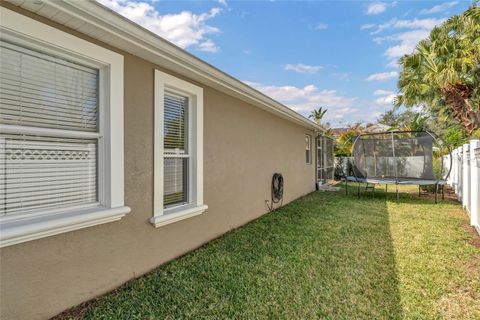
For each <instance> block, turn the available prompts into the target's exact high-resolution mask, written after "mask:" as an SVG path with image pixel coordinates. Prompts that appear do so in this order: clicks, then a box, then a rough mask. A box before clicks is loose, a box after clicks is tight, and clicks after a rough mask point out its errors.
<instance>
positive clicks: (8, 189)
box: [0, 41, 100, 215]
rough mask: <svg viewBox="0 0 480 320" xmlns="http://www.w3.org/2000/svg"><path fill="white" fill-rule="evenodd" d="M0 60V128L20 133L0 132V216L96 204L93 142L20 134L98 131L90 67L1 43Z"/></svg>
mask: <svg viewBox="0 0 480 320" xmlns="http://www.w3.org/2000/svg"><path fill="white" fill-rule="evenodd" d="M0 58H1V62H0V124H2V125H6V126H19V127H21V128H22V130H21V132H19V133H15V132H12V130H9V131H8V134H6V133H1V134H0V215H10V214H16V213H25V212H30V211H35V210H45V209H53V208H58V207H68V206H72V205H83V204H92V203H96V202H97V201H98V194H97V162H98V157H97V155H98V151H97V149H98V145H99V144H98V139H92V138H88V139H87V138H69V136H71V135H68V134H65V136H64V137H63V136H62V134H61V131H58V132H57V133H56V134H55V135H53V134H52V135H49V134H45V135H35V134H28V130H29V129H30V130H32V129H36V128H46V129H60V130H64V131H65V132H67V133H68V132H72V131H76V132H78V134H77V136H81V135H82V133H92V132H93V133H95V132H98V117H97V115H98V94H99V90H98V78H99V71H98V69H95V68H90V67H86V66H83V65H79V64H77V63H73V62H70V61H67V60H65V59H61V58H58V57H55V56H51V55H48V54H45V53H41V52H38V51H34V50H31V49H27V48H25V47H22V46H19V45H16V44H13V43H9V42H5V41H1V42H0ZM25 132H27V133H25ZM46 132H47V133H48V130H46ZM59 132H60V133H59ZM90 137H91V134H90ZM98 138H100V135H98Z"/></svg>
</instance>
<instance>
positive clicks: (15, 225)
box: [0, 0, 322, 319]
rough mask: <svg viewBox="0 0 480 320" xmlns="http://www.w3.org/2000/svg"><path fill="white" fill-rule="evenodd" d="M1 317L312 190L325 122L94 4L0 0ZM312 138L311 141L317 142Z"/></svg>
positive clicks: (38, 308) (127, 275) (118, 279)
mask: <svg viewBox="0 0 480 320" xmlns="http://www.w3.org/2000/svg"><path fill="white" fill-rule="evenodd" d="M0 23H1V25H0V28H1V29H0V36H1V42H0V44H1V52H0V58H1V63H0V146H1V147H0V148H1V149H0V156H1V159H2V161H1V162H0V163H1V164H0V203H1V205H0V210H1V212H0V244H1V247H2V248H1V249H0V263H1V265H0V272H1V273H0V281H1V285H0V288H1V289H0V304H1V305H0V312H1V314H0V318H1V319H45V318H48V317H51V316H54V315H56V314H58V313H60V312H61V311H63V310H65V309H67V308H69V307H72V306H74V305H77V304H79V303H81V302H84V301H87V300H89V299H92V298H94V297H97V296H99V295H101V294H104V293H106V292H108V291H110V290H112V289H114V288H116V287H118V286H119V285H121V284H123V283H125V282H126V281H128V280H130V279H132V278H134V277H138V276H140V275H142V274H144V273H146V272H148V271H150V270H152V269H154V268H156V267H157V266H159V265H161V264H162V263H165V262H167V261H169V260H172V259H174V258H176V257H178V256H180V255H182V254H184V253H186V252H188V251H190V250H193V249H195V248H197V247H199V246H201V245H202V244H204V243H206V242H208V241H210V240H212V239H214V238H216V237H219V236H221V235H222V234H224V233H225V232H227V231H229V230H231V229H233V228H237V227H239V226H241V225H243V224H245V223H247V222H249V221H251V220H253V219H256V218H258V217H260V216H261V215H263V214H265V213H266V212H268V207H267V205H266V200H270V199H271V179H272V175H273V174H274V173H276V172H278V173H282V175H283V177H284V181H285V191H284V196H283V197H284V199H283V204H285V203H288V202H290V201H292V200H294V199H296V198H298V197H301V196H303V195H305V194H308V193H310V192H312V191H314V190H315V183H316V182H317V178H316V177H317V174H318V172H317V165H316V154H317V152H313V150H314V148H315V147H316V146H317V143H315V142H316V140H315V139H316V138H317V136H319V135H321V134H322V128H321V127H319V126H318V125H316V124H315V123H313V122H311V121H309V120H307V119H305V118H304V117H303V116H301V115H299V114H297V113H295V112H294V111H292V110H291V109H289V108H287V107H286V106H284V105H282V104H280V103H279V102H277V101H274V100H273V99H271V98H269V97H267V96H265V95H263V94H261V93H260V92H258V91H256V90H255V89H253V88H251V87H249V86H248V85H246V84H244V83H242V82H240V81H238V80H236V79H234V78H233V77H231V76H229V75H227V74H225V73H224V72H222V71H220V70H218V69H216V68H215V67H213V66H211V65H209V64H207V63H205V62H203V61H201V60H200V59H198V58H196V57H194V56H192V55H191V54H189V53H187V52H185V51H184V50H182V49H180V48H178V47H176V46H174V45H172V44H171V43H169V42H167V41H165V40H164V39H162V38H160V37H158V36H156V35H155V34H153V33H151V32H149V31H147V30H145V29H143V28H142V27H140V26H138V25H136V24H134V23H132V22H131V21H129V20H127V19H125V18H123V17H122V16H120V15H118V14H116V13H114V12H112V11H111V10H109V9H107V8H105V7H103V6H102V5H100V4H98V3H96V2H93V1H53V0H42V1H24V0H10V1H2V2H0ZM320 144H321V143H320Z"/></svg>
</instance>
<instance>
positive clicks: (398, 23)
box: [371, 18, 445, 68]
mask: <svg viewBox="0 0 480 320" xmlns="http://www.w3.org/2000/svg"><path fill="white" fill-rule="evenodd" d="M444 21H445V19H444V18H441V19H435V18H428V19H410V20H399V19H392V20H390V21H388V22H387V23H384V24H380V25H378V26H377V29H376V30H375V31H373V32H371V34H372V35H373V34H378V33H381V32H383V31H385V30H389V29H395V30H397V29H411V30H408V31H404V32H399V33H395V34H393V35H388V36H384V37H376V38H374V39H373V41H375V42H376V43H379V44H380V43H383V42H385V41H390V42H393V43H394V44H393V45H391V46H389V47H388V48H387V49H386V50H385V53H384V55H385V56H387V57H388V59H389V62H388V64H387V66H388V67H394V68H395V67H398V65H397V61H398V58H400V57H402V56H404V55H405V54H410V53H412V52H413V51H414V50H415V47H416V45H417V43H418V42H420V41H421V40H423V39H426V38H427V37H428V36H429V34H430V31H431V30H432V29H433V28H434V27H435V26H437V25H440V24H441V23H443V22H444Z"/></svg>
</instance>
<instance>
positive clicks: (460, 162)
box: [444, 140, 480, 233]
mask: <svg viewBox="0 0 480 320" xmlns="http://www.w3.org/2000/svg"><path fill="white" fill-rule="evenodd" d="M449 157H452V171H451V172H450V176H449V177H448V179H447V184H448V185H449V186H451V187H452V188H453V189H454V190H455V193H456V194H457V198H458V201H460V202H461V203H462V205H463V207H464V208H465V209H466V210H467V212H468V215H469V216H470V224H471V225H472V226H474V227H475V228H476V229H477V232H478V233H480V140H471V141H470V143H467V144H464V145H463V146H461V147H458V148H457V149H455V150H453V151H452V153H451V155H448V156H445V161H444V163H445V164H450V158H449Z"/></svg>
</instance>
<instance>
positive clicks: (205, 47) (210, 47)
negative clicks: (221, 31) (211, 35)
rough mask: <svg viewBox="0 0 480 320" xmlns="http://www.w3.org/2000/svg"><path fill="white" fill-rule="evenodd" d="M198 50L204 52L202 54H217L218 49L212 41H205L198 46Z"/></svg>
mask: <svg viewBox="0 0 480 320" xmlns="http://www.w3.org/2000/svg"><path fill="white" fill-rule="evenodd" d="M198 50H200V51H204V52H211V53H216V52H218V50H219V49H218V47H217V46H216V45H215V43H214V42H213V41H212V40H210V39H207V40H205V41H203V42H201V43H200V44H199V45H198Z"/></svg>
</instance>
